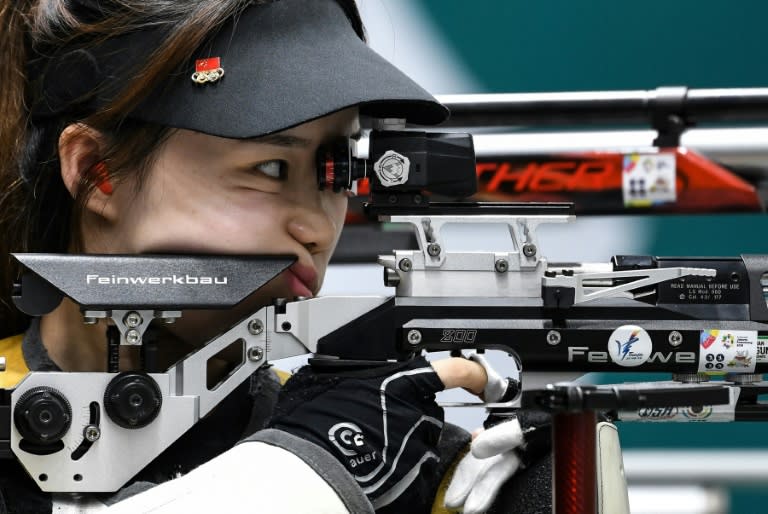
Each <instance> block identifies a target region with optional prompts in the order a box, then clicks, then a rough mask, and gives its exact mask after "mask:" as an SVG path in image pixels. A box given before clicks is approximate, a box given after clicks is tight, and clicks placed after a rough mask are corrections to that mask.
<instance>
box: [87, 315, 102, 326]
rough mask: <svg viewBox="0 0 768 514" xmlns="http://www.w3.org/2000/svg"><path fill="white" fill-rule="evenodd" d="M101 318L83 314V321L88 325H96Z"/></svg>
mask: <svg viewBox="0 0 768 514" xmlns="http://www.w3.org/2000/svg"><path fill="white" fill-rule="evenodd" d="M98 322H99V320H98V319H97V318H94V317H93V316H83V323H85V324H86V325H95V324H96V323H98Z"/></svg>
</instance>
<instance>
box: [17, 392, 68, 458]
mask: <svg viewBox="0 0 768 514" xmlns="http://www.w3.org/2000/svg"><path fill="white" fill-rule="evenodd" d="M13 422H14V423H15V424H16V429H17V430H18V431H19V434H21V437H22V439H24V440H26V441H28V442H29V443H32V444H34V445H50V444H54V443H57V442H58V441H60V440H61V438H62V437H64V434H66V433H67V430H69V426H70V424H71V423H72V408H71V407H70V405H69V402H68V401H67V399H66V398H65V397H64V395H63V394H61V393H60V392H58V391H57V390H56V389H53V388H52V387H44V386H40V387H34V388H32V389H30V390H29V391H27V392H25V393H24V394H22V395H21V398H19V401H18V402H16V406H15V407H14V409H13Z"/></svg>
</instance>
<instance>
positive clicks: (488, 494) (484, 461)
mask: <svg viewBox="0 0 768 514" xmlns="http://www.w3.org/2000/svg"><path fill="white" fill-rule="evenodd" d="M470 359H472V360H474V361H475V362H477V363H479V364H480V365H482V366H483V367H484V368H485V371H486V373H487V375H488V384H487V385H486V387H485V391H484V393H483V398H484V400H485V401H486V402H488V403H495V402H499V401H508V400H511V399H513V398H508V397H507V396H509V394H508V393H509V391H508V388H509V381H508V380H507V379H504V378H502V377H501V376H500V375H499V374H498V373H497V372H496V371H495V370H494V369H493V368H491V366H490V365H489V364H488V362H487V361H486V359H485V358H484V357H482V356H481V355H472V356H471V357H470ZM537 414H540V413H537ZM533 418H535V419H536V421H535V422H534V423H533V424H531V425H530V426H529V424H528V423H527V421H528V420H527V416H525V417H523V421H524V422H523V424H521V422H520V419H518V418H508V419H506V420H505V421H503V422H501V423H499V424H497V425H495V426H492V427H491V428H488V429H487V430H484V431H482V432H481V433H480V434H479V435H477V437H475V438H474V439H473V441H472V445H471V448H470V451H469V453H467V454H466V455H465V456H464V457H463V458H462V459H461V461H460V462H459V464H458V466H456V470H455V471H454V474H453V477H452V479H451V483H450V485H449V486H448V490H447V491H446V493H445V506H446V507H448V508H450V509H463V512H464V514H479V513H482V512H485V511H487V510H488V509H489V508H490V507H491V505H492V504H493V501H494V500H495V499H496V496H497V495H498V493H499V491H500V490H501V486H502V485H503V484H504V483H505V482H506V481H507V479H509V477H511V476H512V475H514V474H515V472H516V471H517V470H518V469H519V468H520V467H521V466H522V465H523V461H525V460H527V459H526V450H527V446H528V445H527V441H528V439H529V438H530V437H531V436H533V435H534V432H536V431H538V432H539V433H540V434H541V435H545V436H546V438H547V439H548V438H549V435H548V434H549V431H548V430H546V429H545V430H541V429H544V428H545V427H546V425H547V423H546V422H547V421H548V417H546V416H541V415H536V416H533ZM489 420H490V418H489ZM486 424H488V421H486ZM545 432H546V434H545ZM535 439H539V438H538V437H536V438H535ZM533 446H536V447H537V448H538V446H539V445H537V444H534V445H533Z"/></svg>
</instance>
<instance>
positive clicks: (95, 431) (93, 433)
mask: <svg viewBox="0 0 768 514" xmlns="http://www.w3.org/2000/svg"><path fill="white" fill-rule="evenodd" d="M83 436H84V437H85V439H86V440H88V441H90V442H92V443H93V442H96V441H98V440H99V438H100V437H101V429H100V428H99V427H97V426H96V425H88V426H86V427H85V428H84V429H83Z"/></svg>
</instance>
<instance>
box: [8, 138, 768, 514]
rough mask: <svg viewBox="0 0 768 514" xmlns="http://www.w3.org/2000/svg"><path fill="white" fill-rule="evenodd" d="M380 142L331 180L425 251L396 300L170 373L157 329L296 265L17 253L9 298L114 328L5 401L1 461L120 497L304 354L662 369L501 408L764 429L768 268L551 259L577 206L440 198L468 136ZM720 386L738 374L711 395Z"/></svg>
mask: <svg viewBox="0 0 768 514" xmlns="http://www.w3.org/2000/svg"><path fill="white" fill-rule="evenodd" d="M369 140H370V145H369V148H368V149H367V152H363V151H361V150H360V149H359V148H357V147H356V145H355V144H354V143H352V144H349V145H341V146H338V145H337V146H336V147H330V148H326V149H323V150H322V151H321V152H319V154H318V176H319V178H318V182H319V184H320V187H326V188H339V189H340V188H349V187H351V185H352V183H353V182H354V180H356V179H358V178H361V177H367V178H369V180H371V202H370V203H369V204H368V206H367V210H368V212H369V214H370V215H371V216H376V217H378V219H379V220H381V221H387V222H391V223H408V224H410V225H411V226H412V227H413V228H414V231H415V233H416V235H417V240H418V243H419V248H418V249H415V250H413V249H411V250H395V251H394V252H393V254H391V255H385V256H381V257H380V258H379V264H380V265H381V266H382V269H383V273H384V282H385V284H386V285H387V286H391V287H393V288H394V290H395V294H394V295H392V296H385V297H381V296H362V297H361V296H348V297H323V296H321V297H317V298H311V299H281V300H277V301H276V302H275V303H274V304H272V305H269V306H266V307H263V308H261V309H260V310H258V311H257V312H255V313H253V314H251V315H249V316H247V317H245V318H243V319H242V320H241V321H239V322H238V323H236V324H235V325H234V326H233V327H232V328H231V329H229V330H228V331H226V332H225V333H223V334H220V335H219V336H217V337H215V338H213V339H212V340H210V341H209V342H208V343H207V344H206V345H205V346H203V347H202V348H201V349H199V350H197V351H196V352H194V353H192V354H190V355H188V356H186V357H184V358H183V359H181V360H180V361H179V362H177V363H176V364H174V365H173V366H171V367H170V368H168V369H165V370H160V369H157V368H156V366H155V365H154V364H153V358H152V354H153V352H152V348H153V346H154V345H153V343H152V341H151V340H150V337H149V334H150V333H151V332H150V331H148V328H149V327H150V325H151V324H152V323H155V324H158V323H162V322H165V323H168V322H173V321H174V320H175V319H177V318H178V317H180V316H182V315H183V312H184V311H186V310H188V309H201V308H207V309H209V308H222V309H227V308H231V307H233V306H234V305H236V304H238V303H239V302H241V301H242V300H243V299H245V298H246V297H247V296H248V295H249V294H250V293H252V292H253V291H255V290H256V289H258V287H260V286H261V285H263V284H264V283H266V282H267V281H268V280H269V279H271V278H272V277H273V276H275V275H277V274H279V273H280V272H281V271H282V270H284V269H285V268H287V267H288V266H289V265H290V264H291V263H292V262H293V259H294V258H293V257H292V256H265V257H253V256H227V257H219V256H174V255H158V256H151V255H143V256H124V255H117V256H91V255H54V254H17V255H16V256H15V257H16V258H17V259H18V261H19V262H20V263H21V264H22V265H23V267H24V269H25V270H26V272H25V273H24V275H23V276H22V278H21V281H20V283H19V285H18V287H17V289H16V294H15V297H14V301H15V302H16V304H17V306H18V307H19V308H20V309H21V310H23V311H24V312H26V313H27V314H29V315H32V316H41V315H43V314H45V313H47V312H50V311H51V310H53V309H54V308H55V307H56V306H57V305H58V304H59V302H60V301H61V300H62V298H64V297H68V298H70V299H72V300H73V301H74V302H75V303H76V304H78V305H79V306H80V308H81V310H82V312H83V316H84V321H86V322H95V321H96V320H98V319H100V318H107V319H109V320H111V325H112V327H113V328H110V330H109V331H108V337H107V344H108V348H109V351H108V355H109V357H108V363H107V369H108V372H106V373H50V372H32V373H29V374H28V375H27V376H26V377H25V378H24V379H23V380H22V381H21V382H20V383H19V384H18V385H17V386H16V387H15V388H14V389H12V390H2V391H0V457H7V458H16V459H18V460H19V461H21V463H22V464H23V466H24V467H25V468H26V469H27V471H28V472H29V473H30V475H31V476H32V478H33V479H34V480H35V481H36V483H37V484H38V485H39V486H40V488H41V489H42V490H45V491H55V492H106V491H115V490H117V489H119V488H120V487H122V486H123V485H124V484H125V483H126V482H127V480H129V479H130V478H131V477H132V476H133V475H135V473H137V472H138V471H139V470H141V469H142V468H143V467H144V466H145V465H146V464H147V463H149V462H150V461H151V460H152V459H153V458H154V457H155V456H157V455H158V454H159V453H160V452H162V451H163V450H164V449H165V448H167V447H168V446H169V445H170V444H171V443H172V442H173V441H175V440H176V439H177V438H178V437H180V436H181V434H183V433H184V432H185V431H186V430H187V429H189V428H190V427H191V426H193V425H194V424H195V423H196V422H197V421H199V420H200V419H201V418H202V417H204V416H205V415H206V414H207V413H208V412H210V410H211V409H212V408H214V407H215V406H216V405H217V403H218V402H219V401H221V400H222V399H223V398H224V397H225V396H226V395H227V394H228V393H229V392H231V391H232V390H233V389H234V388H235V387H236V386H237V385H238V384H240V383H242V382H243V381H244V380H245V379H247V378H248V377H249V376H250V375H251V374H252V373H253V372H254V371H256V370H257V369H258V368H259V367H261V366H263V365H265V364H266V363H267V362H270V361H274V360H279V359H281V358H284V357H289V356H296V355H302V354H307V353H311V354H314V356H313V358H312V359H311V360H310V363H311V364H312V365H313V366H318V367H325V368H328V367H337V368H345V367H350V366H352V367H359V366H372V365H378V364H381V363H385V362H390V361H393V360H404V359H409V358H411V357H413V356H414V355H416V354H418V353H420V352H423V351H427V352H431V351H445V350H447V351H451V352H453V353H460V352H461V351H463V350H474V351H479V352H482V351H484V350H487V349H496V350H502V351H504V352H506V353H507V354H509V355H510V356H512V357H513V358H514V360H515V362H516V363H517V365H518V367H519V369H520V370H521V371H522V372H526V371H569V372H593V371H623V372H646V371H668V372H671V373H673V374H674V377H675V379H674V380H673V381H671V382H663V383H654V384H646V385H643V386H636V385H635V386H601V387H588V386H578V385H573V384H559V385H552V386H550V387H547V388H545V389H541V390H532V391H524V392H523V393H522V394H521V395H520V397H519V398H518V399H517V400H516V402H514V403H510V404H503V405H490V406H489V408H491V409H497V410H498V411H499V412H502V413H503V412H508V411H509V409H510V407H513V406H519V405H522V406H526V407H530V406H534V407H537V408H542V409H547V410H550V411H552V412H554V413H555V414H556V420H557V419H561V420H565V421H568V420H572V416H573V415H580V414H581V413H585V412H586V413H592V414H593V413H594V412H596V411H600V412H606V411H607V412H610V413H612V415H613V416H614V417H617V418H618V419H638V418H644V416H643V412H653V411H654V409H658V408H667V407H668V408H670V409H674V414H673V415H669V416H667V417H666V419H665V420H675V421H685V420H686V419H690V418H691V417H692V416H693V415H694V414H696V413H706V416H704V415H700V416H699V418H700V419H704V418H706V419H710V420H715V419H717V420H742V419H750V420H759V419H765V417H766V414H765V413H766V410H765V409H764V408H763V406H762V405H760V404H759V403H758V402H757V396H758V395H759V394H762V393H763V392H765V391H766V384H765V383H763V382H762V378H761V375H760V374H761V373H763V372H765V371H766V370H768V354H766V353H765V352H766V346H765V342H766V341H767V340H768V323H767V322H768V306H766V299H765V294H764V285H763V284H764V283H765V278H764V276H765V274H766V272H768V256H761V255H743V256H740V257H732V258H708V259H700V258H657V257H638V256H621V255H619V256H615V257H613V258H612V259H611V260H610V261H609V262H605V263H552V262H548V261H547V259H546V258H545V254H544V252H543V251H542V248H541V247H540V244H539V240H538V238H537V234H536V230H537V228H538V227H539V225H541V224H544V223H566V222H569V221H572V220H573V218H574V214H573V208H572V206H571V205H568V204H557V203H555V204H553V203H533V204H515V203H506V204H493V203H468V202H458V203H449V202H432V201H430V197H429V195H428V194H429V192H430V191H432V192H435V191H436V192H443V193H445V192H450V193H452V194H453V195H456V196H467V195H470V194H472V193H473V192H474V184H475V169H474V148H473V145H472V139H471V137H470V136H468V135H461V134H458V135H457V134H433V133H418V132H416V133H415V132H410V131H400V130H386V131H375V132H373V133H371V135H370V138H369ZM448 224H461V225H470V226H472V225H475V224H500V225H501V226H502V227H504V229H505V230H506V231H507V232H508V233H509V244H508V245H505V246H504V247H503V248H497V249H491V250H487V251H465V250H454V249H452V248H450V245H449V243H448V242H447V241H445V239H444V237H443V228H444V227H445V226H446V225H448ZM233 343H236V344H238V345H240V346H241V348H242V355H243V361H242V363H241V364H240V366H239V367H237V368H235V369H234V370H233V371H232V372H231V373H230V374H229V375H228V376H227V377H225V378H224V379H223V380H221V382H220V383H219V384H218V385H217V386H216V387H214V388H209V387H207V385H206V364H207V362H208V360H209V359H210V358H211V357H213V356H215V355H216V354H217V353H218V352H220V351H221V350H223V349H224V348H227V347H229V346H230V345H232V344H233ZM121 345H135V346H141V350H142V354H143V356H144V359H143V363H144V365H143V369H138V370H134V371H128V372H122V373H121V372H119V369H120V368H119V362H118V359H119V356H118V355H119V353H118V350H119V347H120V346H121ZM710 372H717V373H722V374H724V376H725V378H726V380H725V381H717V382H715V381H712V382H706V378H707V377H708V376H709V375H707V373H710ZM521 377H524V374H521ZM669 412H670V413H672V412H673V411H672V410H669ZM678 413H679V414H680V415H679V416H678ZM686 413H688V414H690V416H687V415H686ZM560 415H564V416H566V417H565V418H558V416H560ZM646 418H647V419H653V417H652V416H646ZM555 427H556V430H555V432H556V433H557V423H556V424H555ZM590 437H592V444H594V433H592V435H591V436H590V435H589V434H588V433H587V434H586V436H585V438H584V439H583V441H582V442H585V444H589V441H588V440H589V438H590ZM148 440H152V441H153V444H152V445H147V444H142V442H143V441H144V442H146V441H148ZM571 450H573V448H571ZM582 450H583V447H582ZM567 452H568V449H567V448H565V449H563V448H559V447H557V446H556V448H555V454H556V455H565V454H567ZM116 461H120V462H121V466H119V467H114V466H112V464H113V463H114V462H116ZM106 469H110V472H109V473H106V472H105V470H106ZM557 469H558V466H557V465H556V470H557ZM571 471H573V470H572V469H571ZM577 472H578V474H580V475H582V474H583V475H584V476H589V474H590V470H589V469H587V470H585V469H583V468H578V469H577ZM591 476H592V477H594V472H592V475H591ZM589 487H590V486H589V484H587V485H584V486H583V488H582V492H583V491H584V490H588V489H589ZM593 489H594V488H593ZM586 510H589V507H587V508H586ZM586 510H584V511H586Z"/></svg>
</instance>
